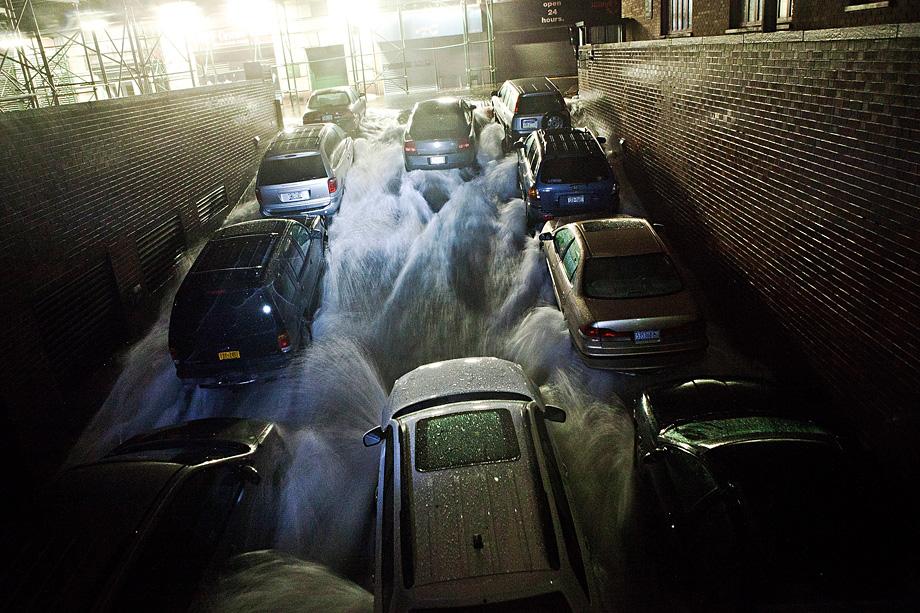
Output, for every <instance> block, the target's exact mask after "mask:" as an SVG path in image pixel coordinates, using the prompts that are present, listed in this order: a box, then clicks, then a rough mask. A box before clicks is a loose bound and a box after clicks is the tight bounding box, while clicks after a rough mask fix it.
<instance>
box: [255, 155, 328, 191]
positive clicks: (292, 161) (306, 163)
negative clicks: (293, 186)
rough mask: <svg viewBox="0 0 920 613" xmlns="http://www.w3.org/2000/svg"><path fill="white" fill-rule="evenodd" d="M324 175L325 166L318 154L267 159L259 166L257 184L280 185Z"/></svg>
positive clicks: (323, 176) (321, 177)
mask: <svg viewBox="0 0 920 613" xmlns="http://www.w3.org/2000/svg"><path fill="white" fill-rule="evenodd" d="M325 177H326V167H325V166H324V165H323V158H322V157H320V156H319V155H318V154H315V155H301V156H298V157H293V158H275V159H268V160H265V161H263V162H262V166H261V167H260V168H259V185H281V184H283V183H297V182H299V181H312V180H313V179H324V178H325Z"/></svg>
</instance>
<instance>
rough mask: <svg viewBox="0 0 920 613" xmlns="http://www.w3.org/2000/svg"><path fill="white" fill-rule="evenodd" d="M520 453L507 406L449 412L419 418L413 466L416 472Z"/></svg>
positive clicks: (497, 459) (499, 459) (483, 462)
mask: <svg viewBox="0 0 920 613" xmlns="http://www.w3.org/2000/svg"><path fill="white" fill-rule="evenodd" d="M520 456H521V450H520V448H519V447H518V442H517V437H516V436H515V433H514V424H513V423H512V421H511V413H510V412H509V411H508V409H495V410H490V411H469V412H464V413H452V414H449V415H441V416H438V417H429V418H427V419H422V420H419V422H418V425H417V426H416V431H415V468H416V469H417V470H419V471H429V470H441V469H443V468H458V467H460V466H471V465H473V464H485V463H488V462H502V461H507V460H516V459H517V458H519V457H520Z"/></svg>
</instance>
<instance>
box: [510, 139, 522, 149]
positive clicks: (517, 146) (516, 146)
mask: <svg viewBox="0 0 920 613" xmlns="http://www.w3.org/2000/svg"><path fill="white" fill-rule="evenodd" d="M511 148H512V149H523V148H524V139H523V138H519V139H518V140H516V141H514V142H513V143H511Z"/></svg>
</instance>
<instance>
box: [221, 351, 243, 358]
mask: <svg viewBox="0 0 920 613" xmlns="http://www.w3.org/2000/svg"><path fill="white" fill-rule="evenodd" d="M217 359H218V360H239V359H240V352H239V351H221V352H219V353H218V354H217Z"/></svg>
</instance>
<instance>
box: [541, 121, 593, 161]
mask: <svg viewBox="0 0 920 613" xmlns="http://www.w3.org/2000/svg"><path fill="white" fill-rule="evenodd" d="M537 138H538V139H539V140H540V142H541V144H542V147H543V153H544V156H545V157H547V158H552V157H568V156H575V155H590V156H594V155H599V156H603V155H604V152H603V150H602V149H601V148H600V147H599V146H598V144H597V141H596V140H595V138H594V135H593V134H592V133H591V131H590V130H588V129H587V128H560V129H556V130H540V131H538V132H537Z"/></svg>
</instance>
